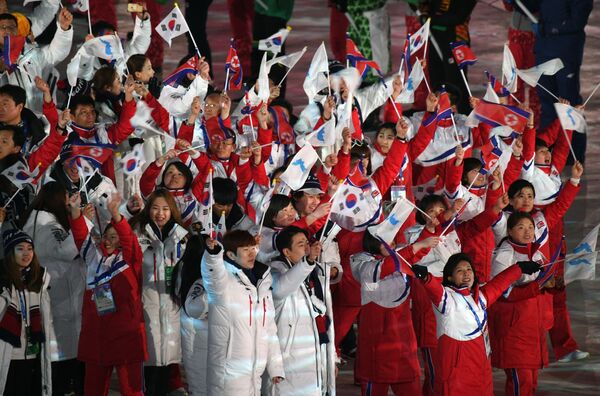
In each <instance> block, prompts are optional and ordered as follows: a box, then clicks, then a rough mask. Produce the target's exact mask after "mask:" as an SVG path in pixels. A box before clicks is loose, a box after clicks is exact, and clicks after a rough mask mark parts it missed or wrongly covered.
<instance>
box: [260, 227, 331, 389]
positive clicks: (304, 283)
mask: <svg viewBox="0 0 600 396" xmlns="http://www.w3.org/2000/svg"><path fill="white" fill-rule="evenodd" d="M275 244H276V245H277V249H278V250H279V253H280V256H279V257H277V258H275V259H273V260H272V261H271V263H270V267H271V271H272V273H273V300H274V302H275V320H276V322H277V334H278V336H279V344H280V346H281V352H282V355H283V367H284V370H285V375H286V377H285V378H286V380H285V381H284V382H281V383H279V384H269V386H270V387H274V389H272V391H271V393H269V394H271V395H273V394H275V395H286V396H290V395H298V396H310V395H312V396H320V395H325V394H329V395H332V394H335V377H334V373H335V366H334V363H335V347H334V343H333V336H332V334H331V333H330V330H333V329H331V327H332V323H331V315H332V313H331V312H328V310H327V304H326V302H327V300H329V299H330V298H331V293H330V292H329V290H328V289H327V287H326V283H325V271H324V268H323V267H322V266H321V264H320V263H317V259H318V257H319V256H320V254H321V243H320V242H314V243H312V244H309V241H308V232H307V231H305V230H303V229H302V228H299V227H295V226H290V227H287V228H284V229H283V230H282V231H280V232H279V234H278V235H277V237H276V239H275ZM329 374H331V375H329Z"/></svg>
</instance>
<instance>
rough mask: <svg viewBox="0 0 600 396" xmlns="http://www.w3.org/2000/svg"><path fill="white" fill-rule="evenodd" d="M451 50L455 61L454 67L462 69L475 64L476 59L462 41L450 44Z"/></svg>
mask: <svg viewBox="0 0 600 396" xmlns="http://www.w3.org/2000/svg"><path fill="white" fill-rule="evenodd" d="M450 48H451V49H452V55H453V56H454V60H455V61H456V65H457V66H458V67H459V68H460V69H464V68H465V67H467V66H470V65H474V64H475V62H477V57H476V56H475V54H474V53H473V51H472V50H471V48H470V47H469V46H468V45H467V43H465V42H464V41H456V42H454V43H450Z"/></svg>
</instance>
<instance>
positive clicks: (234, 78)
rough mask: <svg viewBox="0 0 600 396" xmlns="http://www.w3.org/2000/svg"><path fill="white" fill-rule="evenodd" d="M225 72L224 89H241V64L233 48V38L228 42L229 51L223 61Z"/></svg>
mask: <svg viewBox="0 0 600 396" xmlns="http://www.w3.org/2000/svg"><path fill="white" fill-rule="evenodd" d="M225 73H226V76H228V77H227V81H225V91H239V90H241V89H242V77H243V73H242V64H241V63H240V58H239V57H238V54H237V50H236V49H235V42H234V40H233V39H231V41H230V42H229V52H228V53H227V60H226V61H225Z"/></svg>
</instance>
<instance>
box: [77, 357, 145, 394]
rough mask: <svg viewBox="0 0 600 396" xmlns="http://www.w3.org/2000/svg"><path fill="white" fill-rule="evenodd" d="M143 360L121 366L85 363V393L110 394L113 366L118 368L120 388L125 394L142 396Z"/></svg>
mask: <svg viewBox="0 0 600 396" xmlns="http://www.w3.org/2000/svg"><path fill="white" fill-rule="evenodd" d="M142 365H143V363H142V362H139V363H131V364H123V365H120V366H99V365H96V364H94V363H86V364H85V395H86V396H95V395H99V396H105V395H107V394H108V387H109V385H110V376H111V374H112V371H113V367H114V368H116V369H117V376H118V377H119V390H120V391H121V394H122V395H124V396H142V395H143V394H144V393H143V392H142V387H143V383H144V380H143V374H142Z"/></svg>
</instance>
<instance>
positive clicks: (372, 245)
mask: <svg viewBox="0 0 600 396" xmlns="http://www.w3.org/2000/svg"><path fill="white" fill-rule="evenodd" d="M362 247H363V250H364V251H365V252H367V253H371V254H381V241H380V240H379V239H377V238H375V237H374V236H373V235H371V233H370V232H369V229H367V230H366V231H365V233H364V235H363V240H362Z"/></svg>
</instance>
